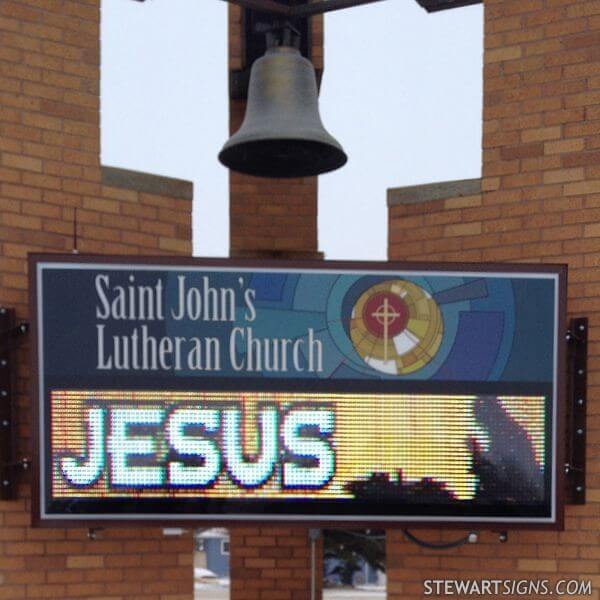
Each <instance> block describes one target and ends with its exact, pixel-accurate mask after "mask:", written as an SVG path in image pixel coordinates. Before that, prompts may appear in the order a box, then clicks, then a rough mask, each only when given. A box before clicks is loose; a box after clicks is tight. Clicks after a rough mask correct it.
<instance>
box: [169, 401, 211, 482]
mask: <svg viewBox="0 0 600 600" xmlns="http://www.w3.org/2000/svg"><path fill="white" fill-rule="evenodd" d="M188 425H201V426H202V427H203V428H204V430H205V431H206V432H208V433H215V432H217V431H218V430H219V411H218V410H215V409H208V408H206V409H199V408H185V409H178V410H175V411H173V412H172V413H171V416H170V417H169V420H168V422H167V437H168V440H169V446H171V448H173V449H174V450H175V451H176V452H177V453H178V454H179V455H180V456H189V457H194V458H197V457H202V458H203V459H204V464H203V465H202V466H198V467H195V466H194V467H186V466H185V465H184V464H183V463H182V462H172V463H170V464H169V482H170V483H171V485H178V486H182V485H201V486H205V485H209V484H211V483H213V482H214V481H215V479H216V478H217V477H218V476H219V471H220V470H221V456H220V454H219V449H218V447H217V445H216V444H215V442H213V441H211V440H205V439H201V438H197V437H196V438H194V437H187V436H186V435H185V429H186V427H187V426H188Z"/></svg>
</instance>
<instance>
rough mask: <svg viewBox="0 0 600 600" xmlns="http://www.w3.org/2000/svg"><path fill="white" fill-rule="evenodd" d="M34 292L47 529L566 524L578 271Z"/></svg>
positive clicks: (120, 270)
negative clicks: (571, 312)
mask: <svg viewBox="0 0 600 600" xmlns="http://www.w3.org/2000/svg"><path fill="white" fill-rule="evenodd" d="M30 276H31V293H32V313H33V320H34V324H35V331H36V340H35V343H36V347H35V350H34V371H35V373H36V381H35V383H36V387H37V392H36V399H35V401H34V410H35V413H36V415H37V420H36V423H37V428H38V431H37V435H36V436H34V437H35V438H36V443H37V444H38V448H37V451H36V464H35V477H34V479H35V482H36V491H35V494H34V502H33V504H34V507H33V511H34V521H35V522H36V523H38V524H44V525H59V524H67V523H72V524H80V525H81V524H84V525H88V526H91V525H92V524H95V525H98V524H107V523H109V522H115V521H117V522H123V521H153V522H159V523H167V522H168V523H175V522H180V523H189V522H201V521H202V522H213V523H216V522H220V523H224V522H228V523H229V524H231V523H233V522H249V521H270V522H273V521H282V522H291V521H295V522H311V523H330V524H331V523H340V524H341V523H344V524H349V523H354V524H356V523H373V524H376V523H380V524H386V525H393V524H400V525H407V524H412V525H414V524H419V523H429V524H431V523H451V524H453V525H457V526H462V525H465V526H469V527H471V526H473V524H482V525H486V524H489V525H490V526H492V525H502V526H509V527H511V526H512V527H518V526H532V525H534V526H536V525H537V526H545V527H557V526H560V525H561V519H562V509H561V498H560V494H559V490H560V486H561V475H560V473H561V469H560V468H559V466H560V464H561V462H562V461H561V458H560V454H561V440H560V438H559V433H560V431H561V429H560V427H559V424H560V422H561V419H562V414H561V413H562V407H561V403H562V402H563V401H564V398H563V385H564V378H563V375H564V364H563V363H564V356H563V351H562V342H563V340H564V330H563V327H564V317H565V314H564V291H565V278H566V269H565V268H564V267H561V266H532V265H465V264H462V265H452V264H447V265H441V264H437V265H428V264H394V263H344V262H332V263H329V262H323V263H317V262H310V263H308V262H304V263H292V262H277V261H270V262H266V261H261V262H258V261H254V262H252V261H245V262H242V261H238V262H234V261H229V260H216V259H213V260H209V259H206V260H194V259H189V260H186V259H177V260H175V259H165V258H144V259H142V258H132V257H101V256H63V255H32V256H31V257H30Z"/></svg>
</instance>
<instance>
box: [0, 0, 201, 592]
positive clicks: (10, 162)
mask: <svg viewBox="0 0 600 600" xmlns="http://www.w3.org/2000/svg"><path fill="white" fill-rule="evenodd" d="M98 94H99V2H98V0H18V1H13V0H1V2H0V207H1V210H0V304H1V305H3V306H9V307H15V308H16V309H17V314H18V317H19V318H20V319H27V316H28V311H29V306H28V300H27V272H26V269H27V264H26V257H27V253H28V252H32V251H36V252H40V251H47V252H70V251H71V250H72V248H73V220H74V211H75V209H77V221H78V237H79V243H78V246H79V250H80V252H100V253H128V254H138V253H144V254H165V253H183V254H188V255H189V254H190V253H191V195H192V187H191V184H189V183H186V182H179V181H173V180H168V179H164V178H157V177H153V176H147V175H143V174H136V173H130V172H126V171H125V172H124V171H120V170H117V169H107V168H102V167H101V165H100V162H99V149H100V136H99V97H98ZM18 360H19V367H18V376H19V377H18V386H17V392H18V394H17V398H16V401H17V403H18V424H17V427H18V438H19V448H18V452H19V454H18V456H20V457H21V456H30V452H31V451H30V435H31V430H30V413H29V410H30V403H31V398H30V396H29V389H30V385H29V383H30V382H29V372H28V352H27V346H26V345H25V346H24V347H23V348H21V349H20V350H19V353H18ZM20 479H21V484H20V485H19V488H18V493H17V497H16V499H15V500H12V501H9V502H6V501H0V598H7V599H11V600H12V599H15V598H60V599H68V598H88V597H93V598H111V599H123V600H125V599H127V600H133V599H136V598H139V599H140V600H141V599H142V598H143V599H144V600H159V599H161V600H178V599H181V600H183V599H185V600H189V599H190V598H191V595H192V571H191V563H192V542H191V539H190V537H189V536H186V537H183V538H175V539H173V538H165V537H164V536H163V535H162V532H161V530H158V529H155V528H144V529H129V530H124V529H110V530H105V531H101V532H99V534H98V539H97V540H96V541H90V540H88V538H87V532H86V531H84V530H81V529H74V530H68V531H67V530H64V529H32V528H30V527H29V523H30V514H29V511H30V486H29V477H28V476H27V475H25V476H22V477H21V478H20Z"/></svg>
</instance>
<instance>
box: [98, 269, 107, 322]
mask: <svg viewBox="0 0 600 600" xmlns="http://www.w3.org/2000/svg"><path fill="white" fill-rule="evenodd" d="M109 281H110V279H109V277H108V275H97V276H96V293H97V294H98V299H99V300H100V303H101V304H102V308H103V309H104V311H101V310H100V307H99V306H96V319H108V317H109V316H110V305H109V304H108V298H107V297H106V294H105V293H104V290H103V289H102V284H103V283H104V285H106V286H107V287H108V283H109Z"/></svg>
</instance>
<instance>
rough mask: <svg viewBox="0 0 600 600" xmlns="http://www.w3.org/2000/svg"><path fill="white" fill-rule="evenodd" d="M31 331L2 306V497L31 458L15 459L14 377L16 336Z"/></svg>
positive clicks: (6, 497)
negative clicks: (19, 470) (17, 471)
mask: <svg viewBox="0 0 600 600" xmlns="http://www.w3.org/2000/svg"><path fill="white" fill-rule="evenodd" d="M27 331H28V326H27V324H26V323H21V324H19V325H15V311H14V309H12V308H0V499H2V500H10V499H11V498H13V496H14V491H15V489H16V486H15V476H14V475H15V471H16V469H17V468H26V467H25V464H29V461H20V462H17V461H16V459H15V452H16V448H15V439H16V438H15V435H16V433H15V432H16V429H15V424H16V418H15V417H16V414H15V412H16V402H15V398H14V389H15V386H14V378H15V374H16V372H17V364H16V357H15V343H16V338H18V337H21V336H22V335H23V334H24V333H26V332H27Z"/></svg>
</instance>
